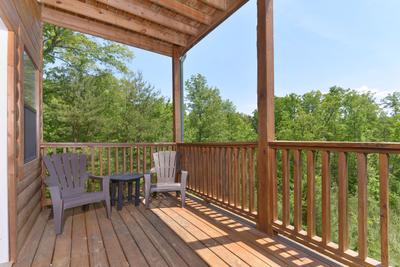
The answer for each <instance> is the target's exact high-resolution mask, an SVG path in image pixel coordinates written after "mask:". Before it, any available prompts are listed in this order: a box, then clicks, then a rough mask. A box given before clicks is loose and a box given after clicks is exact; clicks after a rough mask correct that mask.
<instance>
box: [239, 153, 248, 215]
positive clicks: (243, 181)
mask: <svg viewBox="0 0 400 267" xmlns="http://www.w3.org/2000/svg"><path fill="white" fill-rule="evenodd" d="M240 155H241V159H240V162H241V170H242V175H241V189H242V194H241V200H242V210H244V209H245V208H246V206H247V205H246V204H247V201H246V200H247V198H246V184H247V183H246V148H241V153H240Z"/></svg>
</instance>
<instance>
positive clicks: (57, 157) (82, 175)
mask: <svg viewBox="0 0 400 267" xmlns="http://www.w3.org/2000/svg"><path fill="white" fill-rule="evenodd" d="M43 160H44V163H45V165H46V168H47V171H48V172H49V176H48V177H47V179H48V180H49V181H50V182H51V183H52V184H55V183H56V184H58V186H59V187H60V191H61V194H62V196H68V195H72V194H77V193H82V192H84V191H85V185H86V180H87V179H88V174H87V172H86V155H85V154H80V155H79V154H71V153H64V154H53V155H51V156H45V157H44V159H43Z"/></svg>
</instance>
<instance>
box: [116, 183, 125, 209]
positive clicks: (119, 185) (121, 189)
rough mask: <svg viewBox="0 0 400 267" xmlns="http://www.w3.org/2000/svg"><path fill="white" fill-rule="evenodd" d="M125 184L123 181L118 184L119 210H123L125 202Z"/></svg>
mask: <svg viewBox="0 0 400 267" xmlns="http://www.w3.org/2000/svg"><path fill="white" fill-rule="evenodd" d="M123 186H124V183H123V182H122V181H119V182H118V208H117V210H122V202H123V200H124V197H123V195H124V192H123V191H124V190H123Z"/></svg>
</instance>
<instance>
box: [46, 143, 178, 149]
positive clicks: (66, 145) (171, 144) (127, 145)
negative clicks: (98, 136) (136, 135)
mask: <svg viewBox="0 0 400 267" xmlns="http://www.w3.org/2000/svg"><path fill="white" fill-rule="evenodd" d="M174 145H176V143H173V142H165V143H163V142H160V143H42V144H40V147H41V148H62V147H77V148H78V147H130V146H174Z"/></svg>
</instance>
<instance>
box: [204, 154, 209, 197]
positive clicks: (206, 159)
mask: <svg viewBox="0 0 400 267" xmlns="http://www.w3.org/2000/svg"><path fill="white" fill-rule="evenodd" d="M209 159H210V155H209V149H208V147H205V148H204V150H203V164H204V165H203V170H204V172H203V175H204V177H203V181H204V183H205V186H204V194H205V195H206V196H208V197H210V172H209V169H210V168H209V165H208V162H209Z"/></svg>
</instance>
